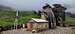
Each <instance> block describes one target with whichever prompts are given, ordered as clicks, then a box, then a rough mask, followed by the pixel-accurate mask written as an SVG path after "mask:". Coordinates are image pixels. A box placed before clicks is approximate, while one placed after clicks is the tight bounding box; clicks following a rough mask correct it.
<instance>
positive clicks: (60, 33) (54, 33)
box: [1, 27, 72, 34]
mask: <svg viewBox="0 0 75 34" xmlns="http://www.w3.org/2000/svg"><path fill="white" fill-rule="evenodd" d="M1 34H72V30H71V28H70V27H57V28H56V29H50V30H46V31H42V32H38V33H32V32H30V31H26V29H18V30H8V31H3V32H2V33H1Z"/></svg>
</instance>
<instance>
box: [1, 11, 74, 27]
mask: <svg viewBox="0 0 75 34" xmlns="http://www.w3.org/2000/svg"><path fill="white" fill-rule="evenodd" d="M15 18H16V11H0V25H2V26H6V25H13V24H14V22H15ZM31 18H40V17H39V16H38V14H35V13H34V11H22V12H19V22H18V23H25V24H26V23H27V22H28V21H29V19H31ZM65 23H68V24H71V25H75V18H72V17H68V16H66V21H65Z"/></svg>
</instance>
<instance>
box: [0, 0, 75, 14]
mask: <svg viewBox="0 0 75 34" xmlns="http://www.w3.org/2000/svg"><path fill="white" fill-rule="evenodd" d="M45 3H48V4H54V3H58V4H63V5H66V7H69V8H70V9H68V10H67V11H69V12H72V13H75V12H74V11H75V0H0V5H5V6H10V7H13V8H14V9H20V10H38V9H41V7H42V6H43V5H45Z"/></svg>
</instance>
